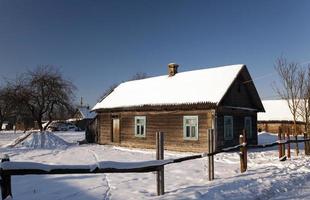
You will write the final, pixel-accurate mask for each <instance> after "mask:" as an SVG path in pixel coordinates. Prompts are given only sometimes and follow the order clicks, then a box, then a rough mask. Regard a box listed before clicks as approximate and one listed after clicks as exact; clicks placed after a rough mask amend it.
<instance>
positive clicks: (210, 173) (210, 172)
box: [208, 129, 214, 181]
mask: <svg viewBox="0 0 310 200" xmlns="http://www.w3.org/2000/svg"><path fill="white" fill-rule="evenodd" d="M213 130H214V129H208V153H213V152H214V132H213ZM208 177H209V181H212V180H213V179H214V155H211V156H208Z"/></svg>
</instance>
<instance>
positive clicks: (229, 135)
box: [224, 116, 234, 140]
mask: <svg viewBox="0 0 310 200" xmlns="http://www.w3.org/2000/svg"><path fill="white" fill-rule="evenodd" d="M233 130H234V125H233V117H232V116H224V139H225V140H231V139H233V137H234V132H233Z"/></svg>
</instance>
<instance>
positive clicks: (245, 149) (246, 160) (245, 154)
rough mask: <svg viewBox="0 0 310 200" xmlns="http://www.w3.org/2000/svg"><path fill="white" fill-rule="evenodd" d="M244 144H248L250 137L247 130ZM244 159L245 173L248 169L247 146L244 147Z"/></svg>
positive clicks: (244, 135) (244, 134)
mask: <svg viewBox="0 0 310 200" xmlns="http://www.w3.org/2000/svg"><path fill="white" fill-rule="evenodd" d="M243 142H244V143H245V144H246V145H247V144H248V137H247V132H246V130H245V129H243ZM243 151H244V153H243V157H244V168H245V171H246V170H247V169H248V148H247V147H246V146H245V147H243Z"/></svg>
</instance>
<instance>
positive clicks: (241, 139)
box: [239, 135, 246, 173]
mask: <svg viewBox="0 0 310 200" xmlns="http://www.w3.org/2000/svg"><path fill="white" fill-rule="evenodd" d="M243 143H244V140H243V135H240V136H239V144H240V145H242V144H243ZM239 155H240V172H241V173H243V172H245V171H246V170H245V162H244V147H243V146H241V147H240V154H239Z"/></svg>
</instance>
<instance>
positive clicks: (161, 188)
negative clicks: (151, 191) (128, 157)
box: [156, 132, 165, 196]
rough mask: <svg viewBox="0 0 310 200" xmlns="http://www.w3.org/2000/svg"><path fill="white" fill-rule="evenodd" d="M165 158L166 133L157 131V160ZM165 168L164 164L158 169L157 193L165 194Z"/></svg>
mask: <svg viewBox="0 0 310 200" xmlns="http://www.w3.org/2000/svg"><path fill="white" fill-rule="evenodd" d="M163 159H164V133H163V132H156V160H163ZM164 171H165V168H164V166H162V167H160V169H159V170H158V171H157V178H156V182H157V195H158V196H159V195H163V194H165V174H164Z"/></svg>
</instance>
